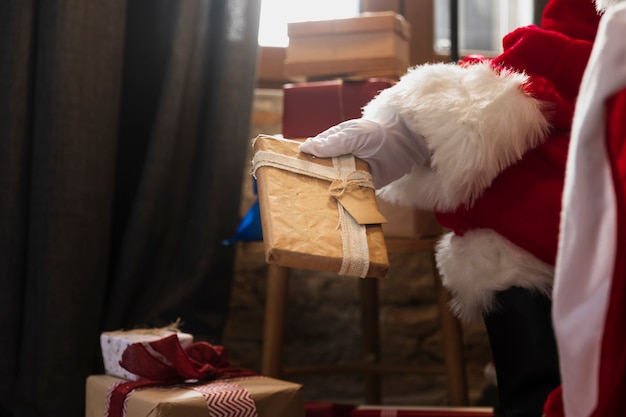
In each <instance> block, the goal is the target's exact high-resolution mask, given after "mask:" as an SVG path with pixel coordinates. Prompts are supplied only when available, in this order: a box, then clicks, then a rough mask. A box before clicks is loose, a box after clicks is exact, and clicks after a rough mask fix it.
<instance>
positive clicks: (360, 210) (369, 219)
mask: <svg viewBox="0 0 626 417" xmlns="http://www.w3.org/2000/svg"><path fill="white" fill-rule="evenodd" d="M335 198H336V199H337V200H338V201H339V202H340V203H341V205H342V206H343V207H344V208H345V209H346V210H347V211H348V213H350V215H351V216H352V217H354V220H356V221H357V223H359V224H381V223H387V219H385V217H384V216H383V215H382V214H381V213H380V212H379V211H378V207H377V206H376V198H375V196H374V193H373V192H372V190H371V189H369V188H362V187H354V188H351V189H350V190H346V192H344V193H342V194H341V195H339V196H335Z"/></svg>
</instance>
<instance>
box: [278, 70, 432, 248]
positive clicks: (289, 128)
mask: <svg viewBox="0 0 626 417" xmlns="http://www.w3.org/2000/svg"><path fill="white" fill-rule="evenodd" d="M393 83H394V82H393V81H391V80H388V79H383V78H371V79H368V80H359V81H357V80H327V81H310V82H303V83H291V84H286V85H285V86H284V87H283V97H284V99H283V121H282V122H283V123H282V124H283V132H282V133H283V136H284V137H287V138H306V137H309V136H315V135H317V134H318V133H320V132H323V131H324V130H326V129H328V128H329V127H332V126H334V125H336V124H339V123H341V122H343V121H345V120H349V119H355V118H359V117H361V109H362V108H363V106H365V105H366V104H367V103H368V102H370V101H371V100H372V99H373V98H374V97H375V96H376V95H377V94H378V93H379V92H380V91H382V90H384V89H385V88H388V87H391V86H392V85H393ZM378 210H379V211H380V212H381V214H382V215H383V216H384V217H385V218H386V219H387V222H386V223H383V225H382V227H383V233H384V234H385V236H386V237H387V238H408V239H412V238H432V237H437V236H440V235H441V233H442V231H441V226H440V225H439V223H438V222H437V219H436V218H435V214H434V213H433V212H432V211H425V210H418V209H414V208H411V207H402V206H398V205H394V204H391V203H388V202H386V201H383V200H381V199H378Z"/></svg>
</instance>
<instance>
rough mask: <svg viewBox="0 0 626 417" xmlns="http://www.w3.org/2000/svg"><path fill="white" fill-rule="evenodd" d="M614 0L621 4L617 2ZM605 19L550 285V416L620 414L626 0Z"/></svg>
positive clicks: (625, 365)
mask: <svg viewBox="0 0 626 417" xmlns="http://www.w3.org/2000/svg"><path fill="white" fill-rule="evenodd" d="M618 3H619V4H618ZM598 5H599V7H606V6H610V7H609V8H608V9H607V11H606V13H605V15H604V16H603V17H602V21H601V24H600V29H599V31H598V36H597V40H596V43H595V45H594V48H593V52H592V55H591V58H590V61H589V64H588V67H587V69H586V72H585V77H584V79H583V83H582V85H581V93H580V95H579V97H578V101H577V103H576V113H575V118H574V124H573V132H572V142H571V148H570V156H569V159H568V163H567V171H566V172H567V175H566V180H565V191H564V200H563V213H562V224H561V235H560V241H559V250H558V257H557V264H556V275H555V286H554V328H555V332H556V336H557V342H558V347H559V356H560V359H561V371H562V383H563V386H562V394H563V400H564V401H563V404H559V402H560V398H559V396H560V391H557V392H556V393H555V395H554V396H553V398H551V400H552V401H551V402H550V403H549V404H548V405H547V408H546V415H547V416H548V417H556V416H562V415H563V412H564V415H566V416H567V417H588V416H594V417H600V416H624V415H626V396H625V395H624V394H625V393H626V354H625V353H626V350H625V349H626V331H625V329H624V321H623V320H624V319H626V304H624V302H623V300H624V299H625V298H626V43H625V42H624V40H625V39H626V2H619V1H600V2H598Z"/></svg>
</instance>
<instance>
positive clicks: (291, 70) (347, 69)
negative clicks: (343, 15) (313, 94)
mask: <svg viewBox="0 0 626 417" xmlns="http://www.w3.org/2000/svg"><path fill="white" fill-rule="evenodd" d="M287 32H288V36H289V45H288V46H287V52H286V60H285V67H286V72H287V75H289V76H304V77H315V76H317V77H320V76H359V75H360V76H363V77H365V76H390V77H395V78H397V77H398V76H401V75H403V74H404V73H405V72H406V71H407V69H408V66H409V59H410V45H409V42H410V25H409V23H408V22H407V21H406V20H405V19H404V18H403V17H402V16H401V15H399V14H396V13H394V12H370V13H362V14H360V15H358V16H355V17H352V18H347V19H334V20H323V21H307V22H293V23H290V24H289V25H288V29H287Z"/></svg>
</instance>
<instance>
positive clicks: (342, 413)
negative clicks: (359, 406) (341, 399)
mask: <svg viewBox="0 0 626 417" xmlns="http://www.w3.org/2000/svg"><path fill="white" fill-rule="evenodd" d="M354 408H355V406H354V405H352V404H338V403H328V402H307V403H304V415H305V417H350V412H351V411H352V410H354Z"/></svg>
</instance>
